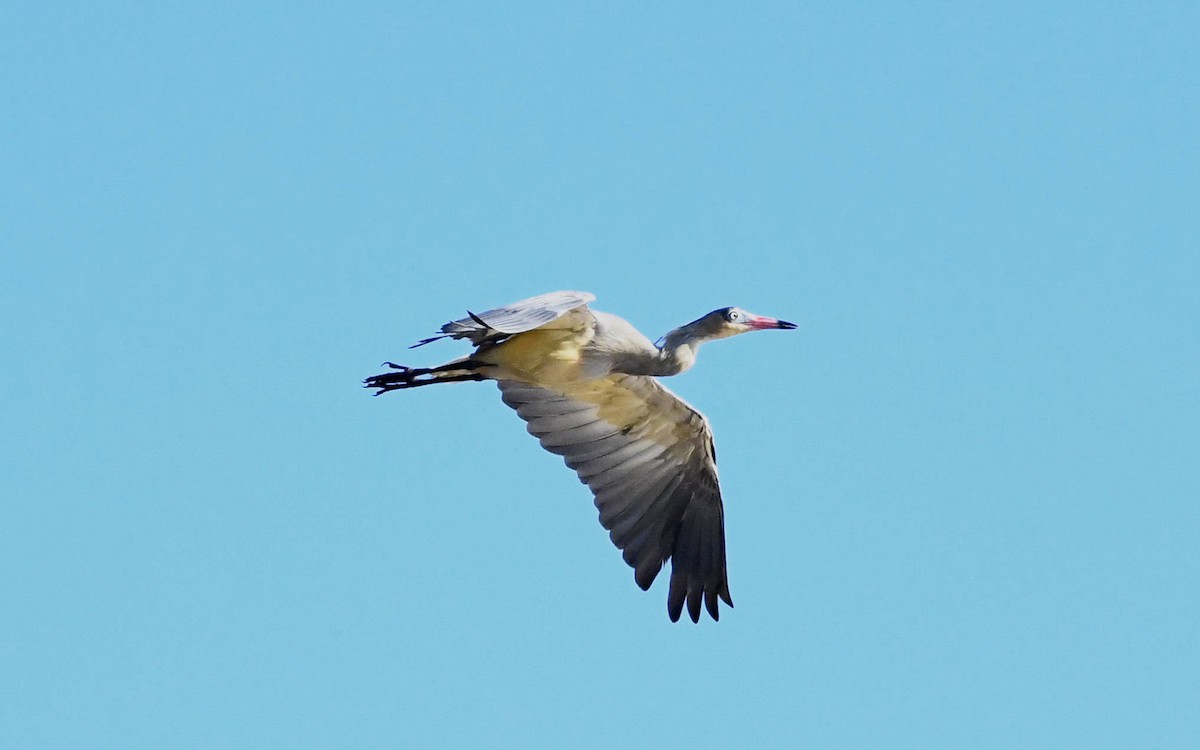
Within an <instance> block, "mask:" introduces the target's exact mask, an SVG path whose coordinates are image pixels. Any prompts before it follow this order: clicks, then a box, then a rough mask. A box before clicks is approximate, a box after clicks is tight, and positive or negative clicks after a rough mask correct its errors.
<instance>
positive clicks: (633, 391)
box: [479, 298, 733, 621]
mask: <svg viewBox="0 0 1200 750" xmlns="http://www.w3.org/2000/svg"><path fill="white" fill-rule="evenodd" d="M535 299H536V298H535ZM489 312H491V311H489ZM479 317H481V318H483V319H484V320H485V321H487V323H488V324H489V325H494V324H499V323H502V322H506V321H508V319H507V318H501V317H500V316H495V317H493V316H491V315H489V313H483V314H481V315H480V316H479ZM498 385H499V387H500V392H501V395H502V397H503V399H504V403H506V404H507V405H508V406H510V407H512V408H513V409H515V410H516V411H517V414H518V415H519V416H521V418H522V419H524V420H525V421H526V423H527V425H526V426H527V429H528V430H529V432H530V433H531V434H533V435H534V436H535V437H537V438H538V440H539V441H540V442H541V444H542V446H543V447H544V448H546V449H547V450H549V451H551V452H552V453H556V454H558V455H560V456H562V457H563V459H564V461H565V462H566V464H567V466H569V467H571V468H572V469H574V470H575V472H576V473H577V474H578V476H579V479H580V481H581V482H583V483H584V484H587V485H588V487H589V488H590V489H591V490H592V492H593V494H594V496H595V502H596V507H597V509H598V511H599V516H600V523H601V525H603V526H604V528H605V529H607V530H608V531H609V537H610V538H611V539H612V541H613V544H615V545H616V546H617V548H618V549H620V550H621V551H622V557H623V558H624V559H625V562H626V563H628V564H629V566H630V567H632V568H633V569H634V580H635V581H636V582H637V584H638V586H640V587H641V588H643V589H646V588H649V586H650V585H651V584H652V583H653V582H654V579H655V578H656V577H657V576H658V572H659V571H660V570H661V569H662V567H663V565H664V564H665V563H666V562H667V560H670V561H671V583H670V590H669V592H668V596H667V612H668V614H669V615H670V616H671V619H672V620H677V619H679V616H680V614H681V613H682V611H683V609H684V606H685V605H686V607H687V612H688V616H689V617H691V619H692V620H693V621H698V620H699V618H700V611H701V605H703V607H704V609H706V610H707V611H708V613H709V615H710V616H712V618H713V619H714V620H715V619H717V617H718V615H719V613H718V607H717V603H718V600H719V599H721V600H724V601H725V602H726V603H727V604H728V605H729V606H733V602H732V601H731V600H730V598H729V584H728V577H727V574H726V568H725V531H724V511H723V509H722V505H721V492H720V485H719V483H718V481H717V470H716V457H715V451H714V449H713V446H712V433H711V430H710V429H709V427H708V423H707V421H706V420H705V419H704V417H703V416H702V415H701V414H700V413H699V412H697V411H696V410H695V409H693V408H692V407H690V406H688V405H687V404H686V403H685V402H683V401H682V400H681V399H679V398H678V397H677V396H675V395H674V394H673V393H671V392H670V391H669V390H667V389H666V388H665V387H663V386H662V384H660V383H659V382H658V381H656V380H654V379H652V378H648V377H643V376H636V375H623V374H612V375H609V376H607V377H604V378H600V379H598V380H590V381H582V382H571V383H563V384H558V385H556V386H549V385H547V386H542V385H533V384H530V383H523V382H519V381H514V380H501V381H498Z"/></svg>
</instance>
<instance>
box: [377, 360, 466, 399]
mask: <svg viewBox="0 0 1200 750" xmlns="http://www.w3.org/2000/svg"><path fill="white" fill-rule="evenodd" d="M383 364H384V365H385V366H387V367H390V368H392V370H393V372H385V373H381V374H379V375H372V376H371V377H369V378H367V379H366V380H364V381H363V387H364V388H378V389H379V390H378V391H376V392H375V395H376V396H378V395H379V394H381V393H387V392H388V391H398V390H401V389H404V388H418V387H420V386H423V385H433V384H434V383H456V382H461V381H465V380H486V379H487V378H486V376H484V375H483V373H481V372H479V368H480V367H482V366H483V363H482V362H478V361H476V360H472V359H469V358H468V359H460V360H455V361H454V362H449V363H447V364H444V365H441V366H440V367H405V366H404V365H397V364H393V363H392V362H384V363H383Z"/></svg>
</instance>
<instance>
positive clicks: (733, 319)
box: [693, 307, 796, 339]
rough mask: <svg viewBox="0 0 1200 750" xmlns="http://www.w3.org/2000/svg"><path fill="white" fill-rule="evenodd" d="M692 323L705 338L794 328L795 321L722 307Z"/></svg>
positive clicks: (736, 308) (721, 337)
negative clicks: (790, 321)
mask: <svg viewBox="0 0 1200 750" xmlns="http://www.w3.org/2000/svg"><path fill="white" fill-rule="evenodd" d="M693 325H695V326H696V327H697V328H699V329H701V330H702V331H703V335H704V338H706V339H723V338H728V337H729V336H736V335H738V334H739V333H749V332H750V331H767V330H771V329H775V328H781V329H784V330H787V329H791V328H795V327H796V324H795V323H789V322H787V321H786V320H778V319H777V318H768V317H766V316H764V315H755V314H754V313H752V312H747V311H746V310H743V309H742V308H740V307H722V308H721V309H720V310H713V311H712V312H710V313H709V314H708V315H705V316H704V317H703V318H700V320H697V321H696V322H695V323H694V324H693Z"/></svg>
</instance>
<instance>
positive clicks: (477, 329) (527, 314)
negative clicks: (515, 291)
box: [413, 292, 596, 347]
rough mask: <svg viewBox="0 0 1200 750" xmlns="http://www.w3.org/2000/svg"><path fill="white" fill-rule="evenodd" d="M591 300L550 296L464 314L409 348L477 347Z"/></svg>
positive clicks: (569, 294)
mask: <svg viewBox="0 0 1200 750" xmlns="http://www.w3.org/2000/svg"><path fill="white" fill-rule="evenodd" d="M594 299H596V295H594V294H588V293H587V292H550V293H549V294H539V295H538V296H536V297H530V298H529V299H525V300H521V301H520V302H514V303H512V304H511V305H505V306H503V307H497V308H494V309H491V310H487V311H486V312H482V313H478V314H475V313H470V312H468V313H467V315H468V317H466V318H462V319H461V320H452V321H450V322H449V323H447V324H446V325H444V326H442V333H441V335H439V336H431V337H429V338H427V339H422V340H421V341H419V342H417V343H416V344H414V345H413V346H414V347H416V346H421V345H423V344H428V343H429V342H431V341H437V340H438V339H444V338H453V339H464V338H465V339H470V340H471V343H473V344H475V345H476V346H478V345H479V344H482V343H484V342H485V341H491V340H493V339H501V338H507V337H509V336H512V335H513V334H517V333H524V332H525V331H532V330H533V329H534V328H540V327H541V326H544V325H546V324H547V323H550V322H553V321H555V320H558V319H559V318H561V317H562V316H563V315H566V314H567V313H569V312H570V311H572V310H574V309H576V308H579V307H583V306H584V305H586V304H587V303H589V302H591V301H592V300H594Z"/></svg>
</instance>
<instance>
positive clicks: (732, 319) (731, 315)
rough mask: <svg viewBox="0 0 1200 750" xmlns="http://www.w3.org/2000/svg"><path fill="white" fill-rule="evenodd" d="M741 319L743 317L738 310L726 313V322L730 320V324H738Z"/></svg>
mask: <svg viewBox="0 0 1200 750" xmlns="http://www.w3.org/2000/svg"><path fill="white" fill-rule="evenodd" d="M740 317H742V316H741V315H739V314H738V311H737V310H730V311H729V312H727V313H725V320H728V321H729V322H730V323H736V322H737V321H738V318H740Z"/></svg>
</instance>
